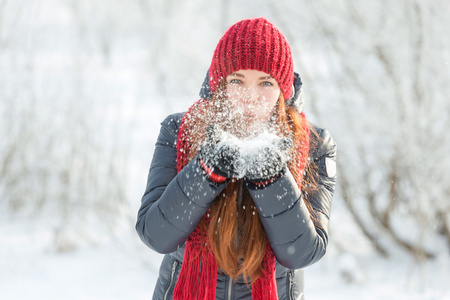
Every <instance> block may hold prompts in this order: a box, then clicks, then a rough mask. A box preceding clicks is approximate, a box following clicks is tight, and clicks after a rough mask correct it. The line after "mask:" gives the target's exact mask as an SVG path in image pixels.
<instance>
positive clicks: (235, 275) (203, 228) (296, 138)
mask: <svg viewBox="0 0 450 300" xmlns="http://www.w3.org/2000/svg"><path fill="white" fill-rule="evenodd" d="M301 85H302V83H301V80H300V77H299V76H298V75H297V74H295V73H294V71H293V61H292V55H291V50H290V47H289V45H288V43H287V41H286V39H285V37H284V36H283V35H282V34H281V33H280V32H279V31H278V29H277V28H276V27H275V26H274V25H273V24H271V23H270V22H269V21H267V20H266V19H264V18H257V19H249V20H243V21H240V22H238V23H236V24H234V25H233V26H231V27H230V28H229V29H228V31H227V32H226V33H225V34H224V36H223V37H222V38H221V40H220V41H219V43H218V45H217V47H216V50H215V52H214V56H213V59H212V63H211V66H210V68H209V73H208V75H207V77H206V79H205V83H204V86H203V88H202V90H201V97H202V99H200V100H199V101H198V102H196V103H195V104H194V105H192V107H191V108H190V109H189V110H188V112H186V113H179V114H173V115H170V116H169V117H167V118H166V119H165V120H164V121H163V122H162V127H161V131H160V135H159V137H158V141H157V143H156V148H155V152H154V156H153V160H152V163H151V167H150V172H149V176H148V183H147V188H146V191H145V194H144V196H143V198H142V205H141V208H140V210H139V214H138V220H137V224H136V229H137V232H138V233H139V236H140V238H141V239H142V241H143V242H144V243H145V244H147V245H148V246H149V247H150V248H151V249H153V250H155V251H157V252H159V253H166V255H165V257H164V259H163V261H162V264H161V268H160V274H159V278H158V281H157V284H156V287H155V290H154V295H153V299H172V298H173V299H303V271H302V268H304V267H306V266H308V265H311V264H312V263H314V262H316V261H318V260H319V259H320V258H322V256H323V255H324V254H325V250H326V246H327V243H328V233H327V231H328V219H329V214H330V203H331V198H332V195H333V192H334V186H335V182H336V176H335V156H336V145H335V143H334V141H333V140H332V138H331V136H330V135H329V133H328V132H327V131H326V130H324V129H320V128H318V127H316V126H314V125H312V124H310V123H308V122H307V120H306V117H305V115H304V113H303V105H304V103H303V97H302V90H301Z"/></svg>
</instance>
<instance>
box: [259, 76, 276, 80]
mask: <svg viewBox="0 0 450 300" xmlns="http://www.w3.org/2000/svg"><path fill="white" fill-rule="evenodd" d="M266 79H273V77H272V76H263V77H261V78H259V80H266Z"/></svg>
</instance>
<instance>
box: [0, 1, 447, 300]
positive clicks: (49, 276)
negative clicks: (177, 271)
mask: <svg viewBox="0 0 450 300" xmlns="http://www.w3.org/2000/svg"><path fill="white" fill-rule="evenodd" d="M449 15H450V2H449V1H446V0H434V1H432V0H399V1H388V0H382V1H363V0H359V1H358V0H345V1H331V0H316V1H308V0H300V1H299V0H265V1H257V0H251V1H236V0H220V1H207V0H193V1H181V0H127V1H125V0H113V1H112V0H97V1H80V0H15V1H12V0H0V135H1V137H2V138H1V140H0V298H1V299H29V298H30V297H34V298H36V296H37V298H38V299H41V298H42V299H44V297H45V299H150V298H151V296H152V292H153V287H154V284H155V282H156V279H157V276H158V269H159V264H160V261H161V259H162V255H160V254H157V253H156V252H153V251H152V250H151V249H149V248H147V247H146V246H145V245H144V244H143V243H142V242H141V241H140V240H139V238H138V236H137V234H136V232H135V229H134V225H135V222H136V214H137V211H138V208H139V205H140V201H141V197H142V194H143V192H144V190H145V185H146V179H147V174H148V168H149V165H150V161H151V158H152V154H153V149H154V144H155V141H156V138H157V135H158V133H159V128H160V122H161V121H162V120H163V119H164V118H165V117H166V116H167V115H168V114H169V113H174V112H182V111H185V110H186V109H187V108H188V107H189V106H190V105H191V104H192V103H193V102H194V101H196V100H198V98H199V96H198V93H199V90H200V87H201V84H202V82H203V78H204V76H205V74H206V71H207V69H208V68H209V65H210V63H211V58H212V54H213V51H214V48H215V46H216V45H217V42H218V40H219V38H220V37H221V36H222V34H223V33H224V32H225V30H226V29H227V28H228V27H229V26H230V25H232V24H233V23H235V22H236V21H238V20H241V19H244V18H252V17H259V16H264V17H266V18H267V19H269V20H270V21H271V22H273V23H274V24H276V26H277V27H278V28H279V29H280V30H281V31H282V32H283V33H284V34H285V35H286V37H287V39H288V40H289V43H290V45H291V47H292V50H293V55H294V66H295V70H296V72H298V73H300V76H301V77H302V81H303V83H304V84H303V88H304V93H305V98H306V107H305V113H306V115H307V116H308V119H309V120H310V121H311V122H312V123H314V124H317V125H319V126H321V127H325V128H327V129H328V130H329V131H330V132H331V134H332V135H333V138H334V139H335V141H336V143H337V145H338V166H337V167H338V169H337V170H338V181H337V187H336V192H335V195H334V198H333V205H332V212H331V220H330V242H329V246H328V251H327V254H326V256H325V257H324V258H323V259H322V260H321V261H319V262H318V263H316V264H315V265H313V266H310V267H308V268H306V269H305V292H306V298H307V299H337V300H340V299H408V300H409V299H420V300H431V299H435V300H443V299H450V288H449V286H448V282H449V280H450V173H449V172H448V170H449V169H450V157H449V156H448V155H446V154H448V153H450V134H449V133H448V130H449V128H450V118H449V115H450V84H449V83H450V39H449V38H448V29H449V28H450V19H449V18H448V16H449ZM446 36H447V38H446Z"/></svg>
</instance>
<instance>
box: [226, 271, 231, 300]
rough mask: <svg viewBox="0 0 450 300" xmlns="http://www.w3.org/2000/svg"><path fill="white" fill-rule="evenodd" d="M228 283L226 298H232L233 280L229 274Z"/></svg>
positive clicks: (228, 299) (229, 299)
mask: <svg viewBox="0 0 450 300" xmlns="http://www.w3.org/2000/svg"><path fill="white" fill-rule="evenodd" d="M226 282H227V283H226V285H227V284H228V288H227V289H226V297H225V298H226V299H227V300H231V286H232V280H231V277H230V276H227V281H226Z"/></svg>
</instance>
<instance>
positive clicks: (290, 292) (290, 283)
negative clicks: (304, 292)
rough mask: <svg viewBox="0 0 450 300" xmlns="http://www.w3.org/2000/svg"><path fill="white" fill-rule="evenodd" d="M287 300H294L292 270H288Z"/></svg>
mask: <svg viewBox="0 0 450 300" xmlns="http://www.w3.org/2000/svg"><path fill="white" fill-rule="evenodd" d="M289 299H291V300H294V278H293V277H292V270H289Z"/></svg>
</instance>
